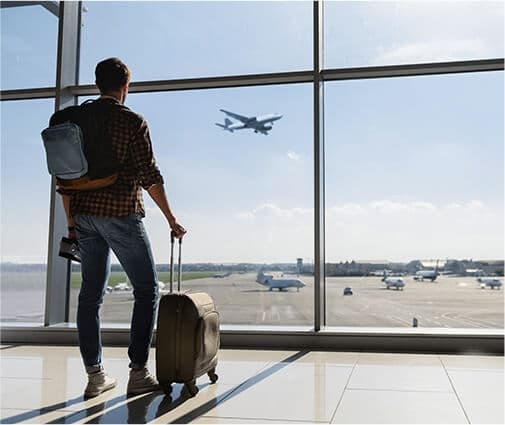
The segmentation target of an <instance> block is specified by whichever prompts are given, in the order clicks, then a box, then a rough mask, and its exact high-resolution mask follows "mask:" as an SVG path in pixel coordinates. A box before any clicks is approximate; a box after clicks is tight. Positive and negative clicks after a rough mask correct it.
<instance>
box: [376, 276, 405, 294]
mask: <svg viewBox="0 0 505 425" xmlns="http://www.w3.org/2000/svg"><path fill="white" fill-rule="evenodd" d="M382 281H383V282H384V284H385V285H386V289H389V288H396V290H397V291H398V290H402V291H403V288H404V287H405V282H404V280H403V279H402V278H401V277H391V276H388V275H387V274H386V271H384V277H383V278H382Z"/></svg>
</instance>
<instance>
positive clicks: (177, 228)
mask: <svg viewBox="0 0 505 425" xmlns="http://www.w3.org/2000/svg"><path fill="white" fill-rule="evenodd" d="M170 228H171V229H172V232H174V236H175V237H176V238H177V239H180V238H182V237H183V236H184V235H185V234H186V233H187V231H186V229H185V228H184V227H182V226H181V225H180V224H179V223H177V221H175V220H174V221H171V222H170Z"/></svg>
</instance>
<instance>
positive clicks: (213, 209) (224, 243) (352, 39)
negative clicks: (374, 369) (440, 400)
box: [0, 1, 504, 337]
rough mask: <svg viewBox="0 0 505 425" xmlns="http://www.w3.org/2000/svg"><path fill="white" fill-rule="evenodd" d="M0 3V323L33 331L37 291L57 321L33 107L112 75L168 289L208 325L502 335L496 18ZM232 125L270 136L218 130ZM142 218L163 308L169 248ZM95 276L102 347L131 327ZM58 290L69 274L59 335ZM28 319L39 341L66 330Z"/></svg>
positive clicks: (74, 285) (378, 6)
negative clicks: (98, 69)
mask: <svg viewBox="0 0 505 425" xmlns="http://www.w3.org/2000/svg"><path fill="white" fill-rule="evenodd" d="M4 3H5V4H4ZM4 3H2V8H1V9H0V13H1V24H2V26H1V90H2V95H3V98H2V100H3V101H4V102H2V105H1V106H2V117H1V118H2V123H1V124H2V130H1V136H2V140H1V144H2V146H1V149H2V157H1V178H2V181H1V190H2V192H1V201H2V206H1V212H2V216H1V226H2V228H1V249H2V251H1V273H2V276H1V277H2V281H1V295H2V301H1V307H2V310H1V320H2V322H3V323H6V322H13V321H16V322H18V323H27V322H34V323H38V324H40V323H42V319H43V316H44V297H45V281H46V274H47V275H48V276H51V279H50V282H49V289H50V291H51V293H53V294H55V297H56V295H57V294H61V298H60V299H57V300H54V299H53V298H51V299H50V300H51V301H54V302H52V303H47V305H49V306H51V305H55V304H56V305H58V306H61V305H63V304H64V303H65V302H66V298H65V297H66V292H65V289H66V288H65V287H64V286H65V285H64V284H65V276H64V273H65V271H66V265H67V264H66V263H65V260H63V259H61V258H59V257H57V256H56V257H55V258H54V261H51V263H50V264H47V265H46V263H47V258H48V254H47V253H48V249H47V245H48V234H50V235H51V234H53V235H54V236H55V237H54V241H53V242H52V245H53V246H50V247H49V252H56V246H55V245H54V244H58V243H59V240H60V239H59V238H60V236H63V234H61V235H59V234H57V233H58V232H59V231H60V229H61V231H62V232H63V231H64V229H65V227H66V223H65V220H64V216H63V213H62V211H61V208H60V204H59V202H60V199H59V197H58V198H57V202H58V203H57V206H56V207H55V209H54V210H51V211H49V210H50V205H49V200H50V193H49V188H50V179H49V175H48V173H47V170H46V165H45V160H44V151H43V148H42V144H41V140H40V131H41V130H42V128H44V126H45V125H46V123H47V120H48V118H49V116H50V114H51V112H52V111H53V109H54V99H53V98H52V97H53V96H57V97H60V98H59V99H56V100H57V101H58V102H56V103H58V104H59V103H60V102H59V101H62V102H63V103H65V104H69V103H71V102H70V101H69V96H76V97H77V98H79V100H80V101H81V102H82V101H83V100H84V98H85V97H87V96H91V95H93V94H94V93H93V92H92V90H90V87H89V86H88V85H91V84H93V82H94V80H95V76H94V69H95V66H96V64H97V63H98V62H99V61H101V60H103V59H105V58H108V57H112V56H115V57H119V58H121V59H122V60H123V61H124V62H125V63H126V64H128V66H129V67H130V68H131V71H132V77H133V78H132V83H134V84H132V85H131V88H130V93H129V95H128V98H127V101H126V104H127V106H129V107H131V108H132V109H133V110H134V111H137V112H139V113H140V114H142V115H143V116H144V117H145V118H146V119H147V121H148V123H149V127H150V131H151V136H152V141H153V146H154V151H155V155H156V158H157V161H158V164H159V166H160V169H161V171H162V174H163V176H164V178H165V182H166V190H167V193H168V195H169V200H170V203H171V205H172V208H173V209H174V212H175V214H176V216H177V217H178V219H179V220H180V222H181V223H182V224H183V225H184V226H185V227H187V228H188V231H189V232H188V234H187V236H186V237H185V239H184V243H183V276H182V278H183V287H184V289H189V290H192V291H206V292H208V293H210V294H211V295H212V296H213V298H214V299H215V301H216V304H217V307H218V310H219V311H220V316H221V320H222V323H223V325H225V326H230V327H231V326H238V329H243V326H249V329H266V328H272V327H274V326H282V327H291V329H290V330H291V331H293V327H301V328H303V329H312V328H313V327H315V328H316V329H317V330H319V328H320V327H322V325H323V324H324V323H326V324H327V325H328V327H329V328H334V327H347V328H350V327H389V328H407V327H411V326H419V327H422V328H429V329H433V328H446V329H447V328H460V329H468V328H483V329H495V330H500V331H501V330H502V329H503V318H504V316H503V315H504V300H503V297H502V296H501V294H502V293H503V292H502V291H503V288H502V287H501V288H500V289H501V290H496V287H495V286H496V285H495V286H493V285H494V284H493V283H492V282H501V283H503V280H504V279H503V269H504V262H503V260H504V238H503V234H504V223H503V216H504V195H503V194H504V182H503V169H504V151H503V149H504V148H503V140H504V128H503V123H504V121H503V115H504V104H503V101H504V95H503V92H504V77H503V50H504V37H503V18H504V5H503V2H493V1H489V2H449V1H447V2H445V1H430V2H424V1H423V2H422V1H419V2H413V1H409V2H405V1H392V2H389V1H345V2H344V1H324V2H323V1H320V2H312V1H269V2H264V1H257V2H256V1H254V2H243V1H223V2H215V1H213V2H206V1H202V2H177V1H163V2H158V1H152V2H129V1H119V2H115V1H114V2H113V1H100V2H95V1H86V2H83V3H82V4H81V3H77V2H64V3H58V4H56V3H55V2H39V3H41V4H35V3H34V4H28V5H26V3H27V2H19V4H16V3H15V2H4ZM62 6H63V7H62ZM319 7H320V8H323V9H324V10H323V12H324V13H323V14H322V15H321V14H319V13H317V14H316V16H314V15H313V12H314V11H316V12H317V11H318V8H319ZM47 8H50V9H53V12H54V11H55V9H59V10H60V12H61V13H60V18H61V19H62V21H61V22H58V18H56V16H55V15H54V13H51V12H50V11H48V10H47ZM79 8H81V11H82V15H81V18H82V19H80V20H79V19H78V18H79ZM321 16H322V17H323V19H324V22H317V19H319V18H320V17H321ZM314 18H316V20H314ZM314 22H316V23H318V25H314ZM59 24H61V25H59ZM321 24H322V25H321ZM58 28H60V29H61V31H62V34H60V35H61V37H59V39H60V40H62V45H61V46H60V47H61V50H60V51H59V52H58V58H59V60H58V61H57V60H56V57H57V46H58V43H57V39H58V37H57V30H58ZM318 28H323V31H324V33H322V34H318V33H317V31H318ZM321 36H323V37H324V43H323V45H322V46H318V42H319V40H320V39H321V38H320V37H321ZM76 40H78V41H79V43H77V42H76ZM319 48H323V51H322V53H324V58H323V64H321V65H322V69H323V71H322V72H321V73H319V74H318V71H319V69H317V70H315V69H314V66H317V63H316V65H315V64H314V62H315V61H314V59H315V58H316V59H317V58H319V56H320V55H318V54H317V53H321V52H319V51H318V49H319ZM313 49H315V50H316V52H313ZM313 53H316V55H315V56H314V55H313ZM74 60H75V61H76V62H77V63H73V61H74ZM441 62H455V63H444V64H442V63H441ZM427 63H430V65H429V66H427V65H426V64H427ZM407 64H408V65H409V66H404V65H407ZM74 65H76V66H77V68H78V75H79V81H78V82H77V83H78V86H77V87H75V86H74V85H75V82H74V80H73V78H74V77H75V74H74V71H75V66H74ZM57 66H60V67H61V69H59V70H57V69H56V67H57ZM381 66H382V67H381ZM377 67H380V68H377ZM344 68H346V69H344ZM300 71H304V72H300ZM427 74H430V75H427ZM57 75H58V76H61V79H60V81H58V82H57V83H56V81H55V80H56V76H57ZM231 76H232V77H233V78H229V77H231ZM209 77H213V78H209ZM181 80H182V81H181ZM314 81H322V84H324V90H321V91H315V89H317V86H315V85H314V84H313V83H314ZM67 85H69V86H67ZM40 88H45V89H44V90H40ZM60 88H61V89H62V90H61V91H60ZM16 89H19V90H18V91H16ZM318 96H322V99H323V100H324V108H322V109H321V110H319V108H317V107H315V106H316V105H317V102H318ZM41 97H47V98H50V99H46V100H34V99H37V98H38V99H40V98H41ZM92 97H95V96H92ZM27 99H31V100H27ZM6 100H8V101H6ZM70 100H71V99H70ZM221 110H223V111H221ZM226 111H227V112H226ZM314 111H318V113H319V114H320V116H317V115H316V116H314ZM235 114H240V115H242V116H246V117H255V116H256V117H259V116H263V115H265V114H277V118H278V119H277V120H276V121H275V122H274V123H273V124H271V123H267V124H266V125H267V127H268V128H267V129H265V128H263V129H262V130H261V129H260V131H256V132H255V131H254V129H250V128H245V129H236V130H234V131H233V132H232V131H227V130H231V129H233V126H235V127H236V126H238V125H239V118H238V116H237V115H235ZM216 124H218V125H216ZM315 124H316V125H319V124H321V125H324V131H323V132H321V133H319V132H318V131H317V127H316V128H315V127H314V125H315ZM223 127H224V129H223ZM270 127H272V128H270ZM314 130H316V131H314ZM264 132H266V133H268V134H267V135H265V134H262V133H264ZM318 135H321V138H320V139H318ZM319 148H321V149H319ZM320 152H324V155H325V156H324V161H323V162H321V161H320V159H321V158H320V157H319V154H320ZM322 164H324V167H325V169H324V178H323V179H319V177H320V176H322V174H323V170H322V167H323V165H322ZM319 165H321V168H317V167H318V166H319ZM314 176H317V177H318V178H317V179H316V180H315V179H314ZM323 191H325V193H324V195H325V196H324V208H325V210H324V211H319V207H320V206H322V205H323V202H322V200H323V198H321V197H320V195H322V192H323ZM144 198H145V201H146V202H145V204H146V213H147V214H146V218H145V220H144V223H145V226H146V228H147V230H148V233H149V235H150V239H151V243H152V247H153V253H154V257H155V260H156V264H157V269H158V277H159V281H160V287H161V289H162V291H163V290H167V289H168V287H167V284H168V263H169V258H170V255H169V249H170V239H169V229H168V225H167V223H166V222H165V220H164V218H163V216H162V215H161V214H160V212H159V210H158V209H157V207H156V206H155V205H154V203H153V202H152V201H151V200H150V198H149V196H148V195H147V194H146V193H145V194H144ZM319 200H321V202H319ZM316 207H317V208H316ZM48 212H49V214H48ZM319 212H320V214H315V213H319ZM48 216H49V217H48ZM323 216H324V218H325V225H324V226H320V225H319V224H321V223H320V222H319V220H320V219H322V218H323ZM49 218H50V219H49ZM49 223H51V224H52V226H53V227H52V228H49V227H50V226H49ZM52 239H53V238H51V240H52ZM323 240H324V242H325V249H324V250H321V243H320V242H322V241H323ZM323 251H324V252H323ZM322 254H324V256H325V258H322V257H323V255H322ZM51 258H52V256H51ZM112 263H113V267H112V275H111V279H110V280H109V282H108V286H109V288H108V291H107V293H106V295H105V298H104V304H103V308H102V322H103V323H104V326H105V327H110V326H113V325H114V324H118V323H119V324H121V325H126V324H127V323H129V321H130V318H131V313H132V303H133V294H132V292H131V284H130V282H128V279H127V277H126V275H125V274H124V272H123V271H122V268H121V266H120V265H119V264H118V261H117V259H116V258H115V257H113V258H112ZM323 263H324V266H325V280H324V282H323V279H322V273H321V271H322V267H323ZM35 264H36V265H35ZM46 268H48V270H49V273H46ZM314 276H316V277H314ZM433 277H435V279H433ZM320 278H321V279H320ZM316 279H317V280H316ZM80 281H81V279H80V271H79V266H78V265H77V264H73V265H72V277H71V282H70V288H71V291H70V305H69V306H67V305H66V304H65V305H64V306H65V307H69V309H68V310H69V321H70V322H74V321H75V310H76V305H77V296H78V292H79V288H80V284H81V283H80ZM286 281H289V282H292V284H291V285H290V284H285V282H286ZM282 282H284V284H283V283H282ZM400 282H401V283H400ZM319 283H321V284H324V285H325V288H323V289H325V291H319V289H321V288H320V287H318V286H315V285H316V284H319ZM285 286H290V287H289V288H285ZM297 286H299V287H297ZM280 287H281V288H280ZM491 288H495V289H491ZM281 289H284V290H281ZM320 293H325V295H326V299H325V300H324V302H321V299H320V298H319V296H318V295H319V294H320ZM50 308H53V310H51V311H50V312H46V317H47V318H48V319H47V320H48V321H50V322H51V324H53V323H59V322H62V321H65V320H66V319H65V317H66V313H67V309H66V308H65V309H64V308H62V309H59V310H58V309H57V308H54V307H50ZM323 310H324V311H323ZM47 313H54V314H47ZM323 315H326V316H325V317H323ZM320 325H321V326H320ZM403 332H404V331H403V330H401V331H399V333H403ZM451 332H452V331H451ZM297 335H298V334H297ZM289 337H291V336H289Z"/></svg>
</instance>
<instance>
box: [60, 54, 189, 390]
mask: <svg viewBox="0 0 505 425" xmlns="http://www.w3.org/2000/svg"><path fill="white" fill-rule="evenodd" d="M95 76H96V85H97V87H98V89H99V90H100V94H101V96H100V97H99V98H98V100H97V102H107V103H109V104H110V105H111V111H112V112H111V113H110V116H109V117H108V121H107V124H106V131H107V134H108V135H109V137H111V140H112V146H113V148H114V151H115V154H116V156H117V159H118V161H119V164H120V168H119V173H118V178H117V181H116V182H115V183H114V184H113V185H111V186H108V187H105V188H103V189H99V190H92V191H70V190H66V189H62V188H60V189H59V192H60V193H61V195H62V198H63V206H64V208H65V213H66V216H67V222H68V231H69V235H68V237H69V238H70V239H75V238H77V240H78V243H79V249H80V255H81V261H82V263H81V270H82V287H81V290H80V293H79V301H78V307H77V329H78V335H79V347H80V350H81V355H82V358H83V362H84V365H85V368H86V372H87V373H88V385H87V387H86V389H85V391H84V395H85V397H95V396H97V395H99V394H101V393H102V392H104V391H107V390H109V389H111V388H114V387H115V386H116V380H115V379H113V378H111V377H109V376H107V374H106V373H105V371H104V369H103V366H102V357H101V352H102V346H101V339H100V317H99V309H100V305H101V304H102V300H103V295H104V292H105V288H106V284H107V280H108V277H109V269H110V250H111V249H112V251H113V252H114V254H115V255H116V257H117V258H118V260H119V261H120V263H121V265H122V266H123V268H124V270H125V272H126V274H127V275H128V278H129V279H130V282H131V284H132V286H133V295H134V298H135V302H134V306H133V316H132V321H131V331H130V346H129V348H128V356H129V358H130V365H129V366H130V376H129V380H128V386H127V393H128V394H142V393H145V392H149V391H154V390H157V389H158V388H159V385H158V382H157V381H156V379H155V378H154V377H153V376H152V375H151V374H150V373H149V370H148V369H147V367H146V365H147V360H148V355H149V347H150V344H151V339H152V333H153V327H154V320H155V314H156V308H157V302H158V285H157V278H156V270H155V264H154V260H153V256H152V253H151V248H150V244H149V239H148V236H147V234H146V231H145V229H144V226H143V224H142V218H143V217H144V216H145V211H144V203H143V199H142V188H143V189H145V190H146V191H147V192H148V193H149V195H150V196H151V198H152V199H153V200H154V202H155V203H156V204H157V206H158V207H159V208H160V210H161V211H162V213H163V214H164V216H165V217H166V219H167V221H168V224H169V226H170V228H171V229H172V231H173V232H174V233H175V236H176V237H177V238H180V237H182V236H183V235H184V233H186V230H185V229H184V228H183V227H182V226H181V225H180V224H179V223H178V222H177V220H176V218H175V217H174V215H173V214H172V211H171V209H170V207H169V204H168V200H167V197H166V194H165V190H164V185H163V178H162V176H161V174H160V171H159V169H158V167H157V165H156V162H155V159H154V156H153V151H152V145H151V140H150V137H149V129H148V126H147V123H146V121H145V120H144V119H143V117H142V116H140V115H138V114H136V113H135V112H133V111H131V110H130V109H129V108H127V107H125V106H123V104H124V102H125V99H126V95H127V93H128V85H129V82H130V71H129V69H128V67H127V66H126V65H125V64H124V63H123V62H121V61H120V60H119V59H117V58H109V59H106V60H104V61H102V62H100V63H98V65H97V66H96V69H95Z"/></svg>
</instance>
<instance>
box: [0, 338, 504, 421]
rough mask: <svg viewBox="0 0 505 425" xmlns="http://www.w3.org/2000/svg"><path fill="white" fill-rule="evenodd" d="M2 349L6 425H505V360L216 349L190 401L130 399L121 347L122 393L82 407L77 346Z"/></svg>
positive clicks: (112, 369)
mask: <svg viewBox="0 0 505 425" xmlns="http://www.w3.org/2000/svg"><path fill="white" fill-rule="evenodd" d="M0 348H1V351H0V354H1V373H0V377H1V405H0V406H1V422H2V423H20V422H25V423H85V422H86V423H147V422H152V423H171V422H176V423H190V422H191V423H223V424H228V423H246V424H248V423H499V424H502V423H504V411H503V406H504V404H503V396H504V371H503V370H504V369H503V357H487V356H448V355H407V354H384V353H380V354H376V353H337V352H313V351H311V352H305V351H301V352H297V351H248V350H221V352H220V356H219V358H220V361H219V365H218V374H219V380H218V382H217V383H216V384H214V385H209V382H208V379H207V377H206V376H205V377H202V378H200V379H199V380H198V386H199V389H200V392H199V393H198V394H197V396H196V397H194V398H188V397H187V396H186V395H184V393H181V389H182V387H181V385H176V386H175V387H174V391H173V394H172V396H171V398H170V397H165V396H164V395H163V394H162V393H161V392H156V393H151V394H144V395H141V396H136V397H132V398H126V395H125V389H126V380H127V372H128V369H127V365H128V361H127V357H126V349H125V348H117V347H115V348H105V349H104V359H105V360H104V362H105V366H106V369H107V371H108V373H109V374H110V375H111V376H114V377H116V378H117V379H118V383H119V384H118V387H117V388H115V389H114V390H112V391H109V392H106V393H104V394H102V395H100V396H98V397H96V398H94V399H91V400H87V401H85V400H84V399H83V397H82V391H83V388H84V385H85V374H84V371H83V368H82V365H81V360H80V357H79V350H78V349H77V348H76V347H46V346H1V347H0ZM154 358H155V353H154V351H153V352H152V356H151V360H150V366H151V369H152V370H153V371H154V370H155V368H154Z"/></svg>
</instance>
